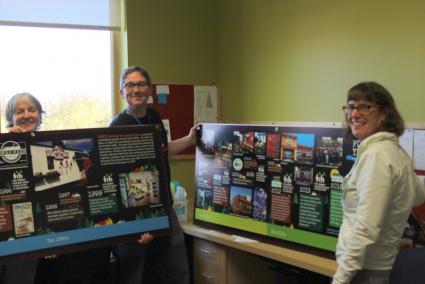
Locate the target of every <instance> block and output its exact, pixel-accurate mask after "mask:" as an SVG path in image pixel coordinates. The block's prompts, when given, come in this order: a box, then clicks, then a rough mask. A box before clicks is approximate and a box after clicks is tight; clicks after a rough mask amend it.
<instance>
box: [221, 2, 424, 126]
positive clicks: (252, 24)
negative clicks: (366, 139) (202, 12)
mask: <svg viewBox="0 0 425 284" xmlns="http://www.w3.org/2000/svg"><path fill="white" fill-rule="evenodd" d="M218 3H219V8H218V26H219V28H218V35H219V36H218V47H219V52H218V66H219V67H218V74H219V80H218V82H219V83H220V84H221V87H222V95H223V100H222V103H223V104H222V111H223V117H224V118H225V119H226V120H228V121H233V120H234V121H241V120H242V121H243V120H246V121H252V120H261V121H268V120H270V121H341V120H342V119H343V115H342V111H341V106H342V105H343V104H344V102H345V101H344V99H345V95H346V92H347V90H348V89H349V88H350V87H351V86H353V85H354V84H356V83H357V82H360V81H365V80H374V81H377V82H380V83H381V84H383V85H384V86H386V87H387V88H388V89H389V90H390V92H392V93H393V95H394V97H395V99H396V102H397V104H398V106H399V108H400V111H401V112H402V114H403V116H404V118H405V120H406V121H408V122H423V121H425V117H424V115H422V113H423V111H422V110H421V108H422V107H423V106H424V105H425V95H424V90H425V80H424V75H425V1H422V0H421V1H420V0H416V1H415V0H407V1H401V0H400V1H388V0H369V1H367V0H356V1H354V0H352V1H348V0H347V1H341V0H333V1H332V0H319V1H317V0H298V1H293V0H267V1H261V0H232V1H229V0H218ZM235 106H237V108H235Z"/></svg>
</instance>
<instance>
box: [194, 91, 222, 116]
mask: <svg viewBox="0 0 425 284" xmlns="http://www.w3.org/2000/svg"><path fill="white" fill-rule="evenodd" d="M193 91H194V100H195V101H194V110H193V117H194V120H195V121H197V122H217V121H218V118H217V114H218V112H217V87H216V86H194V90H193Z"/></svg>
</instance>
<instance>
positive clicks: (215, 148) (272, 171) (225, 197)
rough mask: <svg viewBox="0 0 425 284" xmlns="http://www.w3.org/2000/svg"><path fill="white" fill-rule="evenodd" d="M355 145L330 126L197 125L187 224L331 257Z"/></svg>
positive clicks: (355, 150) (339, 223)
mask: <svg viewBox="0 0 425 284" xmlns="http://www.w3.org/2000/svg"><path fill="white" fill-rule="evenodd" d="M357 146H358V143H357V141H353V140H347V139H344V138H343V133H342V129H341V128H338V127H329V128H326V127H285V126H258V125H231V124H203V125H202V135H201V139H200V141H199V142H198V145H197V150H196V193H195V223H197V224H201V225H202V224H206V223H208V224H215V225H221V226H225V227H228V228H233V229H238V230H242V231H247V232H250V233H255V234H259V235H263V236H267V237H271V238H274V239H279V240H285V241H291V242H295V243H299V244H302V245H307V246H311V247H315V248H320V249H324V250H328V251H335V246H336V240H337V236H338V232H339V227H340V225H341V222H342V208H341V195H342V191H341V183H342V179H343V176H344V175H345V174H346V173H347V172H348V171H349V169H350V168H351V166H352V164H353V162H354V160H355V156H356V152H357Z"/></svg>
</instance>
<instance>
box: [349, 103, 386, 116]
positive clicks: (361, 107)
mask: <svg viewBox="0 0 425 284" xmlns="http://www.w3.org/2000/svg"><path fill="white" fill-rule="evenodd" d="M374 107H378V106H371V105H366V104H361V105H358V106H355V105H346V106H343V107H342V110H343V111H344V112H345V113H346V114H352V113H353V111H354V110H355V109H356V110H357V111H358V112H360V113H362V114H368V113H369V112H370V110H371V109H372V108H374Z"/></svg>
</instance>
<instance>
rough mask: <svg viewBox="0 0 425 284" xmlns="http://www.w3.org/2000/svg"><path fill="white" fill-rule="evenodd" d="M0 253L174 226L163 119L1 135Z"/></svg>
mask: <svg viewBox="0 0 425 284" xmlns="http://www.w3.org/2000/svg"><path fill="white" fill-rule="evenodd" d="M0 175H1V179H0V258H1V261H2V262H7V261H10V260H13V258H19V257H21V258H22V257H25V256H26V255H28V254H34V255H43V254H44V255H47V254H49V253H52V252H55V253H57V252H58V251H59V252H61V251H66V250H67V251H72V250H78V249H81V248H88V247H91V246H95V245H96V244H99V243H100V241H102V242H103V244H107V243H109V244H113V243H115V242H117V241H118V240H120V239H123V238H125V237H127V238H128V237H129V236H132V235H134V234H138V233H140V232H147V231H149V232H154V233H155V232H158V233H159V232H161V233H167V232H168V231H169V229H170V222H169V218H168V215H169V212H170V210H171V207H170V200H169V194H168V192H169V185H168V182H167V173H166V168H165V163H164V156H163V151H162V143H161V134H160V129H159V126H157V125H151V126H134V127H133V126H131V127H113V128H96V129H78V130H63V131H40V132H35V133H24V134H2V135H0Z"/></svg>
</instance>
